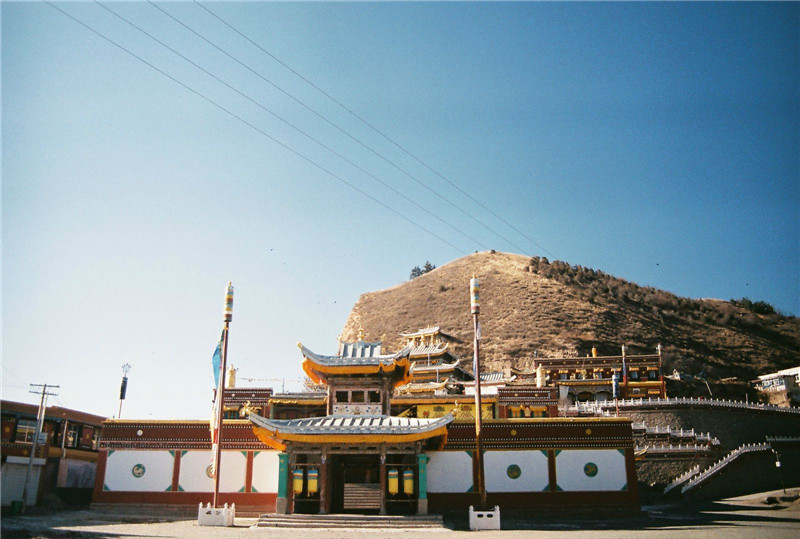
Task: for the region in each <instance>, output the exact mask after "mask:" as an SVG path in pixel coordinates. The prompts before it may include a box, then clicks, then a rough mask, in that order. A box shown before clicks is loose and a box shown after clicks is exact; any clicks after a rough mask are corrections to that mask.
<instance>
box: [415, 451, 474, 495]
mask: <svg viewBox="0 0 800 539" xmlns="http://www.w3.org/2000/svg"><path fill="white" fill-rule="evenodd" d="M426 454H427V455H428V458H429V459H430V460H429V461H428V466H427V475H428V492H433V493H437V492H459V493H461V492H468V491H469V490H470V489H471V488H472V455H471V454H469V453H467V452H466V451H431V452H428V453H426Z"/></svg>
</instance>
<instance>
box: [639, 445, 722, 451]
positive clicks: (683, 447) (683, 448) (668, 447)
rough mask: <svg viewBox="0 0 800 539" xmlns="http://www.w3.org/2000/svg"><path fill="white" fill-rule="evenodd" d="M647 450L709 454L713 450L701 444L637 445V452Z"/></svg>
mask: <svg viewBox="0 0 800 539" xmlns="http://www.w3.org/2000/svg"><path fill="white" fill-rule="evenodd" d="M645 448H646V449H647V452H648V453H709V452H711V451H713V448H711V447H708V446H707V445H700V444H659V445H637V446H636V450H637V451H640V450H642V449H645Z"/></svg>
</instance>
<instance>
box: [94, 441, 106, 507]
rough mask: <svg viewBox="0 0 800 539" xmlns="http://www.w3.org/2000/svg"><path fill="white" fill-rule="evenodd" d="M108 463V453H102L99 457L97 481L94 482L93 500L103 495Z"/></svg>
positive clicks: (96, 473) (96, 471) (96, 472)
mask: <svg viewBox="0 0 800 539" xmlns="http://www.w3.org/2000/svg"><path fill="white" fill-rule="evenodd" d="M107 461H108V451H100V455H98V457H97V469H96V470H95V480H94V493H93V495H92V496H93V497H92V499H93V500H95V501H96V500H97V497H98V496H99V495H101V494H102V493H103V485H104V484H105V482H106V463H107Z"/></svg>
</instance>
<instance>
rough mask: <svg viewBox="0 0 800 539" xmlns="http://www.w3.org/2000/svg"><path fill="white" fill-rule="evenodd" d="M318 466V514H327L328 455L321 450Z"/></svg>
mask: <svg viewBox="0 0 800 539" xmlns="http://www.w3.org/2000/svg"><path fill="white" fill-rule="evenodd" d="M320 462H321V463H320V466H319V514H320V515H327V514H328V507H329V505H328V455H327V454H326V453H325V451H324V450H323V452H322V457H321V459H320Z"/></svg>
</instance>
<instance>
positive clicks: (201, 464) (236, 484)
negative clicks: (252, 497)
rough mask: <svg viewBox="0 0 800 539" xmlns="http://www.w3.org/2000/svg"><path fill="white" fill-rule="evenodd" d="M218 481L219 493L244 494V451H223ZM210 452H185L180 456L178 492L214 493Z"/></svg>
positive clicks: (245, 461) (245, 466) (245, 471)
mask: <svg viewBox="0 0 800 539" xmlns="http://www.w3.org/2000/svg"><path fill="white" fill-rule="evenodd" d="M221 458H222V463H221V464H220V471H221V472H222V474H221V476H220V481H219V491H220V492H244V485H245V476H246V474H247V452H246V451H223V452H222V457H221ZM211 462H212V452H211V451H185V452H183V454H182V456H181V470H180V479H179V480H178V486H179V490H183V491H186V492H214V478H213V477H212V476H211V475H210V473H211Z"/></svg>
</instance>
